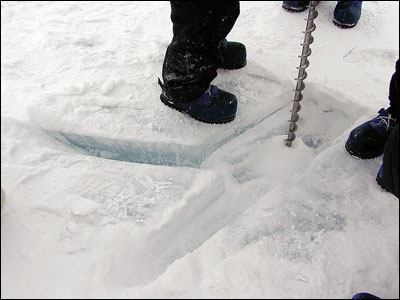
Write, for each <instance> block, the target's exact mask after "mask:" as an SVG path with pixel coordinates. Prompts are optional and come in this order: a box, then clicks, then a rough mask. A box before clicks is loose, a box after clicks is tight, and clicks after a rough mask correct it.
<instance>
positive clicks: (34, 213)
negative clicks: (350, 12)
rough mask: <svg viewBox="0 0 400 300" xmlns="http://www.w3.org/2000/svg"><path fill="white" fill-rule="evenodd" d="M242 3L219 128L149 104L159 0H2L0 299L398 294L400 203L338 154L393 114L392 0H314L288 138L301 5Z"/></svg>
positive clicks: (162, 10)
mask: <svg viewBox="0 0 400 300" xmlns="http://www.w3.org/2000/svg"><path fill="white" fill-rule="evenodd" d="M281 5H282V2H280V1H268V2H267V1H257V2H250V1H249V2H247V1H245V2H241V14H240V16H239V18H238V20H237V22H236V24H235V26H234V28H233V29H232V31H231V33H230V34H229V36H228V40H232V41H240V42H242V43H244V44H245V45H246V47H247V53H248V64H247V65H246V67H244V68H243V69H240V70H235V71H226V70H218V73H219V75H218V77H217V78H216V79H215V80H214V82H213V84H216V85H218V86H219V87H220V88H222V89H224V90H227V91H229V92H231V93H233V94H235V95H236V96H237V97H238V101H239V102H238V113H237V117H236V119H235V120H234V121H233V122H231V123H228V124H222V125H213V124H205V123H201V122H198V121H196V120H194V119H192V118H191V117H189V116H188V115H186V114H182V113H180V112H178V111H176V110H173V109H171V108H169V107H167V106H165V105H163V104H162V103H161V102H160V99H159V95H160V91H161V90H160V87H159V86H158V84H157V77H160V76H161V69H162V62H163V59H164V54H165V51H166V48H167V46H168V44H169V42H170V41H171V39H172V24H171V20H170V4H169V3H168V2H157V1H152V2H136V1H126V2H119V1H112V2H111V1H97V2H96V1H87V2H79V1H16V2H13V1H1V185H2V187H3V188H4V190H5V191H6V194H7V199H6V203H5V206H4V207H3V208H2V211H1V297H2V298H20V297H21V298H61V297H62V298H157V297H159V298H200V297H202V298H351V297H352V296H353V295H354V294H355V293H357V292H369V293H373V294H376V295H378V296H380V297H382V298H398V297H399V200H398V199H397V198H396V197H394V196H393V195H391V194H390V193H388V192H385V191H384V190H382V189H381V188H380V187H379V186H378V185H377V184H376V182H375V176H376V173H377V171H378V169H379V167H380V165H381V163H382V157H379V158H376V159H370V160H359V159H355V158H354V157H352V156H350V155H349V154H348V153H347V151H346V150H345V148H344V143H345V141H346V139H347V137H348V134H349V132H350V131H351V129H353V128H354V127H355V126H357V125H359V124H361V123H362V122H364V121H366V120H369V119H371V118H373V117H375V116H376V115H377V111H378V110H379V109H380V108H381V107H384V108H385V107H387V106H388V103H389V102H388V98H387V97H388V90H389V82H390V78H391V75H392V74H393V73H394V66H395V62H396V60H397V59H398V57H399V2H397V1H393V2H389V1H364V2H363V8H362V15H361V19H360V21H359V23H358V24H357V26H356V27H355V28H353V29H349V30H344V29H340V28H338V27H336V26H334V24H333V23H332V18H333V10H334V8H335V5H336V1H322V2H321V3H320V4H319V5H318V7H317V10H318V13H319V16H318V18H317V19H316V20H315V23H316V25H317V29H316V31H315V32H314V33H313V36H314V39H315V41H314V43H313V44H312V45H311V48H312V51H313V52H312V55H311V56H310V58H309V60H310V67H309V68H308V69H307V72H308V77H307V79H306V80H305V84H306V88H305V90H304V93H303V94H304V100H303V101H302V102H301V104H302V110H301V111H300V112H299V115H300V121H299V122H298V126H299V130H298V131H297V132H296V134H297V139H296V141H295V142H294V146H293V147H292V148H288V147H286V146H285V144H284V139H285V137H286V131H287V128H288V122H287V120H288V119H289V118H290V109H291V106H292V100H293V96H294V93H293V89H294V87H295V81H294V78H295V77H296V76H297V70H296V67H297V66H298V65H299V58H298V55H299V54H300V53H301V46H300V43H302V41H303V38H304V35H303V33H302V31H304V29H305V25H306V22H305V21H304V19H305V18H306V17H307V12H302V13H298V14H291V13H288V12H286V11H284V10H283V9H282V7H281Z"/></svg>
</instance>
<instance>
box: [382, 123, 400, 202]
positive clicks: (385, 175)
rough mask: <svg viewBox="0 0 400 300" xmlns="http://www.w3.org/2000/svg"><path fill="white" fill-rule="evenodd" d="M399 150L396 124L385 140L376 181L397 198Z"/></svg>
mask: <svg viewBox="0 0 400 300" xmlns="http://www.w3.org/2000/svg"><path fill="white" fill-rule="evenodd" d="M399 150H400V149H399V125H397V126H396V127H395V128H394V129H393V131H392V133H391V134H390V137H389V139H388V141H387V142H386V146H385V152H384V154H383V164H382V166H381V169H380V170H379V172H378V175H377V177H376V181H377V182H378V183H379V184H380V185H381V186H382V187H383V188H384V189H386V190H388V191H389V192H391V193H392V194H393V195H395V196H396V197H397V198H399V172H400V170H399Z"/></svg>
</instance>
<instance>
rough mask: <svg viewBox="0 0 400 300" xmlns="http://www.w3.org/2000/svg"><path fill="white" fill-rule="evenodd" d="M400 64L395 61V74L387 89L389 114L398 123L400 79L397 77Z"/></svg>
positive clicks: (399, 113)
mask: <svg viewBox="0 0 400 300" xmlns="http://www.w3.org/2000/svg"><path fill="white" fill-rule="evenodd" d="M399 64H400V62H399V60H397V62H396V72H395V73H394V74H393V76H392V79H391V80H390V87H389V102H390V107H389V113H390V114H391V115H392V116H393V118H394V119H396V120H397V122H398V121H399V115H400V112H399V92H400V91H399V88H400V87H399V84H400V82H399V81H400V77H399V71H400V70H399V68H400V66H399Z"/></svg>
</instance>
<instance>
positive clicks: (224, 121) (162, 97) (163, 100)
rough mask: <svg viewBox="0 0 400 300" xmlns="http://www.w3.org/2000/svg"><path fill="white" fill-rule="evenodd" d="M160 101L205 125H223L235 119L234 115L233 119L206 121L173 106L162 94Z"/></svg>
mask: <svg viewBox="0 0 400 300" xmlns="http://www.w3.org/2000/svg"><path fill="white" fill-rule="evenodd" d="M160 99H161V102H162V103H164V104H165V105H167V106H169V107H171V108H173V109H176V110H177V111H180V112H185V113H187V114H188V115H190V116H191V117H192V118H193V119H196V120H197V121H200V122H203V123H207V124H225V123H229V122H232V121H233V120H234V119H235V117H236V115H234V116H233V117H230V118H228V119H224V120H207V119H202V118H199V117H198V116H196V115H193V114H192V112H190V111H188V110H186V109H184V108H183V107H180V106H178V105H175V104H174V103H172V102H170V101H168V99H167V98H166V97H165V96H164V95H163V94H161V95H160Z"/></svg>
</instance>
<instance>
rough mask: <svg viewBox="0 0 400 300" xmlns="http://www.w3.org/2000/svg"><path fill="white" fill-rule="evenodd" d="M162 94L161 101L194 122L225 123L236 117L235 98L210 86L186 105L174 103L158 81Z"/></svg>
mask: <svg viewBox="0 0 400 300" xmlns="http://www.w3.org/2000/svg"><path fill="white" fill-rule="evenodd" d="M158 83H159V84H160V86H161V88H162V90H163V92H162V94H161V95H160V99H161V101H162V102H163V103H164V104H165V105H167V106H169V107H172V108H175V109H177V110H178V111H183V112H186V113H188V114H189V115H190V116H191V117H193V118H194V119H196V120H199V121H202V122H205V123H216V124H218V123H227V122H230V121H233V119H235V116H236V110H237V99H236V96H235V95H233V94H231V93H228V92H225V91H224V90H221V89H218V87H217V86H215V85H210V87H209V89H208V90H207V91H206V92H205V93H204V94H203V95H202V96H200V97H199V98H197V99H196V100H194V101H191V102H188V103H176V102H174V101H173V100H172V99H171V98H170V97H168V95H167V94H166V93H165V90H164V86H163V84H162V83H161V81H160V79H159V80H158Z"/></svg>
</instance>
